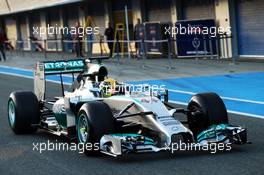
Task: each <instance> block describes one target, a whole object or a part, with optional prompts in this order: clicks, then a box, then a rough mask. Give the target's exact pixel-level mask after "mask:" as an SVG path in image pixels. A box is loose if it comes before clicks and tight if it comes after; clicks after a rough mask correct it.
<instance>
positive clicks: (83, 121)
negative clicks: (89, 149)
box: [78, 114, 90, 143]
mask: <svg viewBox="0 0 264 175" xmlns="http://www.w3.org/2000/svg"><path fill="white" fill-rule="evenodd" d="M89 129H90V128H89V124H88V120H87V117H86V116H85V115H84V114H81V115H80V116H79V120H78V140H79V142H80V143H85V142H86V141H87V140H88V138H89Z"/></svg>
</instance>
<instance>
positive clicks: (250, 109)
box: [132, 72, 264, 118]
mask: <svg viewBox="0 0 264 175" xmlns="http://www.w3.org/2000/svg"><path fill="white" fill-rule="evenodd" d="M132 83H133V84H135V82H132ZM136 84H150V85H158V86H161V85H165V87H166V88H167V89H169V98H170V100H171V101H177V102H181V103H183V104H186V103H188V101H189V100H190V98H191V96H192V95H194V94H196V93H203V92H215V93H217V94H219V95H220V96H221V97H222V99H223V100H224V103H225V104H226V106H227V109H228V110H229V111H230V112H235V113H241V114H248V115H249V116H255V117H261V118H264V93H263V92H264V72H253V73H240V74H227V75H216V76H201V77H188V78H175V79H163V80H149V81H139V82H136Z"/></svg>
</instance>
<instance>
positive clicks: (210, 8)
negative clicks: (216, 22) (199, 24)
mask: <svg viewBox="0 0 264 175" xmlns="http://www.w3.org/2000/svg"><path fill="white" fill-rule="evenodd" d="M182 13H183V14H182V18H183V19H184V20H190V19H209V18H210V19H214V18H215V5H214V0H183V1H182Z"/></svg>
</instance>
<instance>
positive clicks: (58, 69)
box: [43, 59, 85, 75]
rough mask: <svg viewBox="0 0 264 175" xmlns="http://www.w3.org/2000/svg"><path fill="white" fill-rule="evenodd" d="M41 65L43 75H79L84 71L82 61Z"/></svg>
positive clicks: (46, 62)
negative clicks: (42, 66)
mask: <svg viewBox="0 0 264 175" xmlns="http://www.w3.org/2000/svg"><path fill="white" fill-rule="evenodd" d="M43 65H44V74H45V75H56V74H70V73H81V72H83V71H84V70H85V60H84V59H76V60H61V61H45V62H43Z"/></svg>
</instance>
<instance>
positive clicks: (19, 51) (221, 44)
mask: <svg viewBox="0 0 264 175" xmlns="http://www.w3.org/2000/svg"><path fill="white" fill-rule="evenodd" d="M231 39H232V36H228V35H226V34H225V35H220V36H218V37H215V38H209V39H205V38H204V39H203V41H202V43H203V45H204V47H203V48H204V50H206V52H207V48H206V47H207V44H206V42H209V47H210V48H209V55H208V54H207V53H206V52H205V51H204V55H203V54H199V53H198V50H197V53H196V56H197V58H198V57H206V58H208V57H209V58H211V59H214V58H216V59H227V58H231V53H232V52H231V50H230V48H231V47H230V46H231V45H230V44H231ZM77 42H78V41H74V40H64V39H59V40H53V39H47V40H32V39H27V40H9V41H6V43H9V44H10V43H13V44H14V50H11V51H10V54H16V55H22V56H24V54H25V51H26V52H30V54H31V56H33V53H34V52H37V53H40V55H41V54H42V56H43V57H44V58H48V55H49V54H50V53H59V54H60V55H61V56H62V58H66V54H67V55H68V54H71V55H72V56H73V54H74V45H75V44H76V43H77ZM79 42H81V43H82V44H83V46H82V47H84V46H85V47H84V50H83V51H84V53H86V52H87V51H88V50H87V49H88V48H87V43H93V45H97V48H95V47H93V48H95V52H92V54H98V55H105V54H109V49H106V48H107V43H113V44H116V43H117V44H116V46H114V47H117V48H116V51H115V53H114V57H116V58H117V60H118V63H120V58H121V57H124V56H125V55H128V52H130V53H132V54H131V55H132V57H133V58H135V55H136V56H138V57H137V58H138V59H142V60H143V64H142V65H143V67H145V66H146V65H145V61H146V59H147V58H149V57H151V55H150V54H148V52H147V44H148V43H166V44H167V46H168V51H167V52H166V54H165V53H164V51H163V52H161V53H160V54H161V57H164V56H165V55H167V60H168V66H167V68H168V69H173V64H172V59H173V55H175V56H176V58H177V49H176V50H175V49H173V44H176V42H177V40H175V39H172V38H169V39H166V40H132V41H127V40H104V39H100V40H93V41H90V40H81V41H79ZM50 43H53V44H54V46H55V48H49V47H48V46H49V44H50ZM84 43H85V44H86V45H84ZM118 43H128V44H127V45H126V44H124V45H125V46H127V47H128V46H129V48H127V47H126V48H125V52H122V53H121V48H119V47H120V44H118ZM135 43H138V45H139V47H140V48H138V49H140V51H141V52H140V53H139V55H137V54H138V53H135V52H136V49H135V47H132V46H131V44H135ZM213 43H215V45H216V55H214V54H213V50H212V45H213ZM48 53H49V54H48ZM233 61H235V60H234V59H233Z"/></svg>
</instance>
